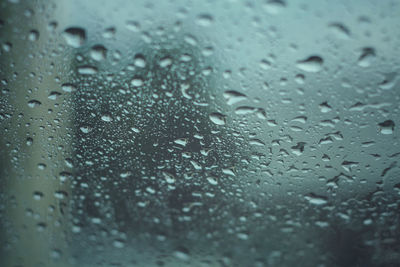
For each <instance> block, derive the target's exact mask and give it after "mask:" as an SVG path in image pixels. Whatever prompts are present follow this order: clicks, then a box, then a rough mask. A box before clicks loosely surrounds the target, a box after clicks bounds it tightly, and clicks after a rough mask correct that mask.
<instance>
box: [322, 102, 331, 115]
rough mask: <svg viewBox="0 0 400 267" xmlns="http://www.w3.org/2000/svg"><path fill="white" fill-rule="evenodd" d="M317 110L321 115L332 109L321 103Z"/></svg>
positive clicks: (325, 103)
mask: <svg viewBox="0 0 400 267" xmlns="http://www.w3.org/2000/svg"><path fill="white" fill-rule="evenodd" d="M319 108H320V110H321V112H322V113H327V112H329V111H331V110H332V107H331V106H329V105H328V103H327V102H323V103H321V104H320V105H319Z"/></svg>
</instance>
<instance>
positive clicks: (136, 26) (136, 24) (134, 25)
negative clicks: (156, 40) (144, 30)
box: [125, 20, 140, 32]
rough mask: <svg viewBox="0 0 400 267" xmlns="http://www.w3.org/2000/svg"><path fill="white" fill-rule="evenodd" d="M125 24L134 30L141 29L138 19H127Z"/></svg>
mask: <svg viewBox="0 0 400 267" xmlns="http://www.w3.org/2000/svg"><path fill="white" fill-rule="evenodd" d="M125 26H126V28H127V29H128V30H130V31H133V32H138V31H140V23H139V22H137V21H133V20H130V21H127V22H126V24H125Z"/></svg>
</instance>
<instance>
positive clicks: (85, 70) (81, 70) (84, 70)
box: [78, 65, 97, 75]
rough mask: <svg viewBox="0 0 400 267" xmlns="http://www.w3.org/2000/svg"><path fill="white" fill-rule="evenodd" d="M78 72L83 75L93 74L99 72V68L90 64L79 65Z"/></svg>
mask: <svg viewBox="0 0 400 267" xmlns="http://www.w3.org/2000/svg"><path fill="white" fill-rule="evenodd" d="M78 73H79V74H83V75H93V74H96V73H97V68H96V67H93V66H89V65H85V66H80V67H78Z"/></svg>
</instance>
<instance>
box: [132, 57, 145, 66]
mask: <svg viewBox="0 0 400 267" xmlns="http://www.w3.org/2000/svg"><path fill="white" fill-rule="evenodd" d="M133 64H134V65H135V66H136V67H139V68H144V67H146V59H145V57H144V56H143V55H142V54H136V55H135V58H134V61H133Z"/></svg>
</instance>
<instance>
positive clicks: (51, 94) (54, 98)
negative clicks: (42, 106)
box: [47, 91, 61, 100]
mask: <svg viewBox="0 0 400 267" xmlns="http://www.w3.org/2000/svg"><path fill="white" fill-rule="evenodd" d="M60 95H61V93H59V92H56V91H52V92H51V93H50V94H49V96H48V97H47V98H48V99H51V100H56V99H57V97H59V96H60Z"/></svg>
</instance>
